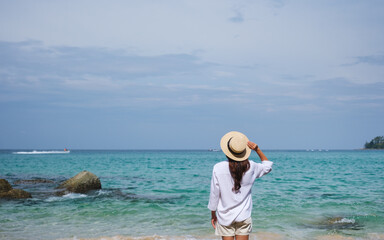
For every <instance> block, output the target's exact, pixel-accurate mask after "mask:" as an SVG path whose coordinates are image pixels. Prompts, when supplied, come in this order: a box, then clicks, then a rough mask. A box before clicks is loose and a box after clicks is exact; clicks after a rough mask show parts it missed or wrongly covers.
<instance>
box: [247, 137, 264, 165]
mask: <svg viewBox="0 0 384 240" xmlns="http://www.w3.org/2000/svg"><path fill="white" fill-rule="evenodd" d="M248 147H249V148H250V149H253V150H255V151H256V153H257V155H259V158H260V160H261V161H268V158H267V157H266V156H265V155H264V153H263V152H262V151H261V149H260V148H259V146H258V145H257V144H256V143H254V142H251V141H248Z"/></svg>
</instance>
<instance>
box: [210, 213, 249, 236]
mask: <svg viewBox="0 0 384 240" xmlns="http://www.w3.org/2000/svg"><path fill="white" fill-rule="evenodd" d="M251 232H252V218H251V217H249V218H247V219H245V220H244V221H241V222H233V223H232V224H231V225H229V226H223V225H221V224H220V223H219V222H216V230H215V235H218V236H222V237H229V236H231V237H232V236H235V235H249V234H250V233H251Z"/></svg>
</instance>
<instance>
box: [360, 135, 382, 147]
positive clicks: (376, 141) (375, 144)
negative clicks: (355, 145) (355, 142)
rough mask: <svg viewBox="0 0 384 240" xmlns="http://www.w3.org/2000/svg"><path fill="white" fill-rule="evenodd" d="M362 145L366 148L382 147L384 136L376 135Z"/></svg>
mask: <svg viewBox="0 0 384 240" xmlns="http://www.w3.org/2000/svg"><path fill="white" fill-rule="evenodd" d="M364 146H365V148H366V149H384V136H377V137H375V138H374V139H372V140H371V141H370V142H366V143H365V145H364Z"/></svg>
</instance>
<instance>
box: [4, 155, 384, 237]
mask: <svg viewBox="0 0 384 240" xmlns="http://www.w3.org/2000/svg"><path fill="white" fill-rule="evenodd" d="M23 151H24V152H25V150H23ZM14 152H17V151H5V150H3V151H0V178H4V179H6V180H8V181H9V182H10V183H11V185H13V187H14V188H20V189H24V190H26V191H29V192H30V193H31V194H32V196H33V198H32V199H27V200H0V239H11V240H16V239H20V240H22V239H47V240H48V239H49V240H50V239H82V238H85V239H88V238H92V239H141V238H142V239H218V237H216V236H215V235H214V231H213V228H212V227H211V225H210V211H209V210H208V209H207V204H208V199H209V188H210V179H211V173H212V167H213V165H214V164H216V163H217V162H219V161H223V160H225V156H224V155H223V153H222V152H210V151H85V150H83V151H80V150H77V151H76V150H72V151H71V152H70V153H66V154H60V152H58V153H51V154H50V153H49V152H48V153H45V154H36V152H35V153H34V154H14ZM265 154H266V155H267V157H268V158H269V159H270V160H272V161H274V167H273V170H272V172H271V173H270V174H268V175H266V176H264V177H262V178H260V179H258V180H256V182H255V184H254V188H253V212H252V218H253V233H252V235H251V239H384V151H359V150H355V151H321V152H319V151H314V152H312V151H265ZM250 159H252V160H256V161H259V160H258V157H257V155H256V154H255V153H252V155H251V157H250ZM83 170H87V171H90V172H92V173H94V174H96V175H97V176H98V177H99V178H100V180H101V183H102V189H101V190H98V191H93V192H89V193H87V194H73V193H72V194H67V195H64V196H61V197H58V196H55V194H54V189H55V187H57V186H58V184H59V183H60V182H62V181H64V180H66V179H68V178H70V177H72V176H74V175H76V174H77V173H79V172H81V171H83ZM31 179H46V180H50V182H46V183H38V184H31V183H19V184H17V182H16V181H17V180H31Z"/></svg>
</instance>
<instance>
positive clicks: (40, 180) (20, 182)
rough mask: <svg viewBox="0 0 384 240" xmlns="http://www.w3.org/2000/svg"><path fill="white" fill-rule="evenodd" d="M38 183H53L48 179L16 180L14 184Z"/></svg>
mask: <svg viewBox="0 0 384 240" xmlns="http://www.w3.org/2000/svg"><path fill="white" fill-rule="evenodd" d="M38 183H54V182H53V181H52V180H48V179H31V180H17V181H15V182H14V184H38Z"/></svg>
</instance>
